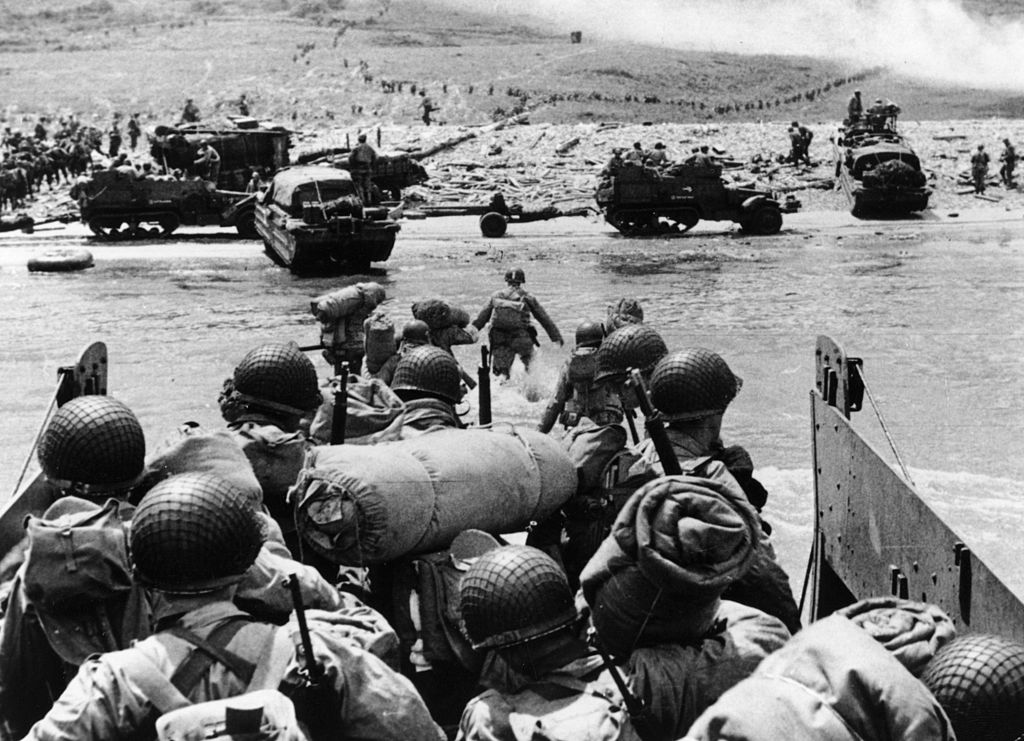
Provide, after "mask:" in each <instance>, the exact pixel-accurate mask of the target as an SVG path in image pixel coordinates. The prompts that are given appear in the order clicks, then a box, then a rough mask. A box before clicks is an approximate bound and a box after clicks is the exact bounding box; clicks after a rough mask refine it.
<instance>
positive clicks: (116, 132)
mask: <svg viewBox="0 0 1024 741" xmlns="http://www.w3.org/2000/svg"><path fill="white" fill-rule="evenodd" d="M109 140H110V148H109V150H108V154H109V155H110V156H111V157H116V156H117V153H118V152H119V151H120V149H121V129H120V128H119V127H118V125H117V119H116V118H115V119H114V123H112V124H111V125H110V135H109Z"/></svg>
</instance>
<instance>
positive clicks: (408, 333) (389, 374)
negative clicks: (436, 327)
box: [364, 319, 430, 386]
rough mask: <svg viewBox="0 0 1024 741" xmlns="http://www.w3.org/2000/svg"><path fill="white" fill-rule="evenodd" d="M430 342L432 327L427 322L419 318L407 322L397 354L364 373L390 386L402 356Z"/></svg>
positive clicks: (403, 328)
mask: <svg viewBox="0 0 1024 741" xmlns="http://www.w3.org/2000/svg"><path fill="white" fill-rule="evenodd" d="M428 344H430V327H429V326H427V323H426V322H422V321H420V320H419V319H413V320H412V321H409V322H406V324H405V326H403V327H402V341H401V342H400V343H399V345H398V350H397V351H396V352H395V354H394V355H392V356H391V357H390V358H388V359H387V360H385V361H384V362H383V363H381V366H380V368H378V369H377V370H376V371H373V372H371V371H370V369H369V368H367V370H366V373H365V374H364V375H365V376H366V377H367V378H379V379H380V380H382V381H383V382H384V383H386V384H387V385H388V386H390V385H391V381H392V379H394V377H395V368H397V367H398V363H399V362H400V361H401V360H402V358H404V357H405V356H406V355H407V354H408V353H409V351H410V350H412V349H413V348H414V347H422V346H423V345H428Z"/></svg>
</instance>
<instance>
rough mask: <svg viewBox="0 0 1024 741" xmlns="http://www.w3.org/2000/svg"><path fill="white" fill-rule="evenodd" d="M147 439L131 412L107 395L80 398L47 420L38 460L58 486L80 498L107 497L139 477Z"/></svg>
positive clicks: (44, 471)
mask: <svg viewBox="0 0 1024 741" xmlns="http://www.w3.org/2000/svg"><path fill="white" fill-rule="evenodd" d="M145 457H146V439H145V437H144V436H143V434H142V426H141V425H140V424H139V420H138V419H137V418H136V416H135V414H134V413H133V412H132V410H131V409H129V408H128V407H127V406H125V404H123V403H122V402H120V401H118V400H117V399H114V398H112V397H110V396H79V397H77V398H74V399H71V400H70V401H69V402H68V403H66V404H65V405H64V406H62V407H61V408H60V409H58V410H57V411H56V412H55V413H54V415H53V417H51V418H50V421H49V423H48V424H47V426H46V430H45V431H44V432H43V436H42V438H41V439H40V441H39V463H40V465H41V466H42V468H43V473H44V474H46V478H47V479H49V480H50V482H51V483H52V484H54V485H55V486H56V487H57V488H59V489H62V490H65V491H66V492H67V493H69V494H75V495H78V496H97V495H103V496H108V495H112V494H116V493H117V492H120V491H124V490H126V489H129V488H130V487H132V486H133V485H134V484H135V483H136V482H137V481H138V479H139V477H140V476H141V475H142V469H143V464H144V461H145Z"/></svg>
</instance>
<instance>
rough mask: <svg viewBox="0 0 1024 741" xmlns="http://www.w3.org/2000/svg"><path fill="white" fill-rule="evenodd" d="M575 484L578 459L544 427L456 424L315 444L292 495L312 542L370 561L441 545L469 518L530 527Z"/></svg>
mask: <svg viewBox="0 0 1024 741" xmlns="http://www.w3.org/2000/svg"><path fill="white" fill-rule="evenodd" d="M576 486H577V474H576V467H575V466H574V465H573V463H572V461H571V460H570V459H569V457H568V455H567V454H566V453H565V451H564V450H563V449H562V447H561V445H560V444H559V443H558V441H557V440H555V439H554V438H551V437H549V436H547V435H545V434H543V433H541V432H537V431H536V430H533V429H526V428H510V430H509V431H508V432H501V431H497V430H457V429H451V430H439V431H437V432H431V433H429V434H426V435H421V436H419V437H416V438H411V439H409V440H400V441H395V442H387V443H380V444H378V445H369V446H361V445H360V446H354V445H334V446H325V447H319V448H314V449H313V451H312V452H310V453H309V455H308V457H307V459H306V467H305V468H304V469H303V471H302V473H301V474H300V475H299V478H298V481H297V482H296V484H295V486H294V487H293V488H292V490H291V492H289V496H290V498H291V499H292V501H293V502H294V503H295V505H296V509H295V521H296V525H297V526H298V529H299V532H300V534H301V535H302V539H303V541H304V542H305V543H306V544H308V545H309V546H310V547H311V548H312V549H313V550H314V551H316V552H317V553H319V554H320V555H322V556H324V557H326V558H328V559H330V560H331V561H333V562H334V563H338V564H343V565H348V566H362V565H368V564H375V563H384V562H387V561H392V560H394V559H396V558H400V557H402V556H406V555H416V554H420V553H432V552H435V551H439V550H442V549H444V548H447V547H448V546H449V545H450V544H451V542H452V539H453V538H454V537H455V536H456V535H458V534H459V533H460V532H462V531H463V530H467V529H470V528H476V529H479V530H484V531H486V532H490V533H510V532H515V531H517V530H522V529H523V528H525V527H527V526H528V525H529V524H530V523H531V522H539V521H541V520H543V519H545V518H546V517H548V516H549V515H551V514H553V513H554V512H555V511H556V510H557V509H558V508H559V507H561V506H562V505H563V504H564V503H565V502H566V501H567V500H568V499H569V498H570V497H571V496H572V495H573V494H574V493H575V492H576Z"/></svg>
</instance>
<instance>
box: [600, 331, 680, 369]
mask: <svg viewBox="0 0 1024 741" xmlns="http://www.w3.org/2000/svg"><path fill="white" fill-rule="evenodd" d="M667 354H668V346H666V345H665V340H663V339H661V335H660V334H658V333H657V332H656V331H655V330H653V329H652V328H651V327H649V326H647V325H646V324H627V325H626V326H624V327H619V328H618V329H616V330H615V331H614V332H612V333H611V334H609V335H608V336H607V337H605V338H604V342H602V343H601V348H600V349H599V350H598V351H597V375H596V376H595V377H594V380H595V381H602V380H605V379H607V378H611V377H613V376H620V375H621V376H624V375H625V373H626V371H628V370H629V369H630V368H636V369H637V370H639V371H640V372H641V373H649V372H650V370H651V369H652V368H653V367H654V365H655V363H657V362H658V361H659V360H661V359H662V358H663V357H665V355H667Z"/></svg>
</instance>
